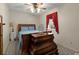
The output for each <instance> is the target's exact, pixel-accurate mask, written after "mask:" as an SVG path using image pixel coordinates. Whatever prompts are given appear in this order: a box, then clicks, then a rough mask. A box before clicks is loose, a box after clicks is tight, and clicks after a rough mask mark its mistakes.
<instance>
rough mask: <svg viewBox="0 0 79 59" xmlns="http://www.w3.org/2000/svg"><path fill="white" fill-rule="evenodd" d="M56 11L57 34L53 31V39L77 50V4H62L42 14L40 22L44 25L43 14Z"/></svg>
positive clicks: (78, 45) (78, 5) (78, 29)
mask: <svg viewBox="0 0 79 59" xmlns="http://www.w3.org/2000/svg"><path fill="white" fill-rule="evenodd" d="M55 11H57V12H58V22H59V34H56V33H54V35H55V39H54V40H55V41H56V43H58V44H61V45H63V46H65V47H68V48H71V49H73V50H78V51H79V26H78V25H79V4H64V5H63V6H61V7H57V8H55V9H53V10H51V11H50V12H48V13H46V14H43V15H42V16H41V17H42V18H41V19H42V20H41V22H42V24H43V25H44V27H45V26H46V21H45V16H46V15H47V14H49V13H53V12H55Z"/></svg>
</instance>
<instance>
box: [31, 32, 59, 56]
mask: <svg viewBox="0 0 79 59" xmlns="http://www.w3.org/2000/svg"><path fill="white" fill-rule="evenodd" d="M53 39H54V36H53V34H50V35H49V34H46V33H42V34H32V44H31V53H32V54H35V55H45V54H52V55H53V54H58V49H57V45H56V43H55V42H54V41H53Z"/></svg>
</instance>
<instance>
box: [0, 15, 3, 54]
mask: <svg viewBox="0 0 79 59" xmlns="http://www.w3.org/2000/svg"><path fill="white" fill-rule="evenodd" d="M2 54H3V24H2V16H0V55H2Z"/></svg>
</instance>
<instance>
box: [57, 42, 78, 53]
mask: <svg viewBox="0 0 79 59" xmlns="http://www.w3.org/2000/svg"><path fill="white" fill-rule="evenodd" d="M57 45H60V46H62V47H65V48H67V49H70V50H72V51H75V52H78V53H79V50H78V49H74V48H70V47H67V46H64V45H61V44H59V43H58V44H57Z"/></svg>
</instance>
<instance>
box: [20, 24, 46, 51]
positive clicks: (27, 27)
mask: <svg viewBox="0 0 79 59" xmlns="http://www.w3.org/2000/svg"><path fill="white" fill-rule="evenodd" d="M41 32H46V31H40V30H36V25H35V24H18V38H19V44H18V46H19V49H21V52H28V50H29V45H30V40H31V34H34V33H41Z"/></svg>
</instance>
